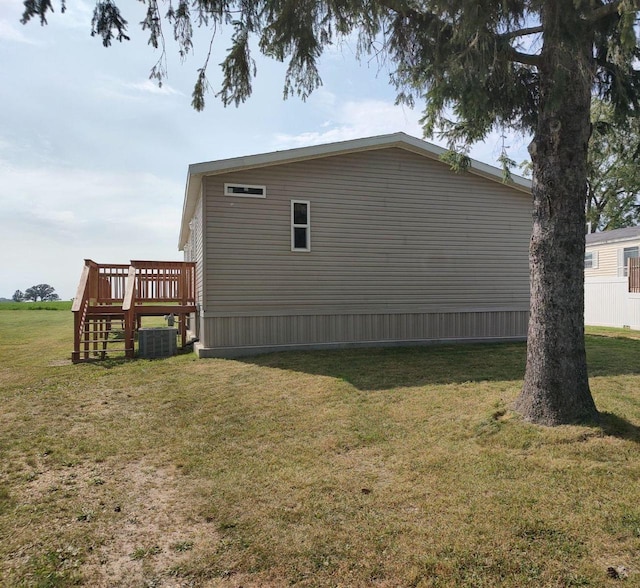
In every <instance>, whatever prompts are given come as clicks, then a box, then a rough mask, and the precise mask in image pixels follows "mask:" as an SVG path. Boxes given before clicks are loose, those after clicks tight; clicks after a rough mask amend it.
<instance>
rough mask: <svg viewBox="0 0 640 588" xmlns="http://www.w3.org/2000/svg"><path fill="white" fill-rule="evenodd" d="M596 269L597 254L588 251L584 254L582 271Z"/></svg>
mask: <svg viewBox="0 0 640 588" xmlns="http://www.w3.org/2000/svg"><path fill="white" fill-rule="evenodd" d="M597 268H598V252H597V251H588V252H587V253H585V254H584V269H597Z"/></svg>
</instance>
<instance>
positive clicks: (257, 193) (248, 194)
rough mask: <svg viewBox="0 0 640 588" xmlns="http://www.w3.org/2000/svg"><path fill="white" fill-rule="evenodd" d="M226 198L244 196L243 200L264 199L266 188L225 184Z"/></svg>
mask: <svg viewBox="0 0 640 588" xmlns="http://www.w3.org/2000/svg"><path fill="white" fill-rule="evenodd" d="M224 193H225V195H226V196H244V197H245V198H266V197H267V187H266V186H251V185H249V184H225V185H224Z"/></svg>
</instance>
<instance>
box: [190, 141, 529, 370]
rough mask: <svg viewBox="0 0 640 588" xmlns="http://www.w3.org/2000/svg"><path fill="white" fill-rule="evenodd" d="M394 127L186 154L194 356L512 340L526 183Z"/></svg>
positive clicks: (525, 225)
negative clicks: (288, 144)
mask: <svg viewBox="0 0 640 588" xmlns="http://www.w3.org/2000/svg"><path fill="white" fill-rule="evenodd" d="M443 153H444V150H443V149H442V148H440V147H437V146H435V145H432V144H429V143H427V142H424V141H422V140H419V139H416V138H414V137H411V136H408V135H405V134H403V133H397V134H392V135H384V136H378V137H370V138H365V139H357V140H352V141H344V142H338V143H332V144H327V145H319V146H312V147H305V148H299V149H291V150H286V151H276V152H273V153H266V154H260V155H250V156H247V157H237V158H233V159H225V160H220V161H210V162H206V163H197V164H193V165H191V166H189V171H188V176H187V183H186V191H185V200H184V207H183V216H182V222H181V230H180V238H179V249H180V250H181V251H184V259H185V262H193V263H195V305H196V312H195V313H194V315H193V316H192V320H191V321H190V330H191V333H190V335H191V336H193V337H195V338H197V342H196V344H195V350H196V352H197V353H198V355H199V356H201V357H236V356H241V355H250V354H256V353H263V352H269V351H278V350H288V349H319V348H335V347H347V346H383V345H400V344H423V343H431V342H444V341H505V340H523V339H525V338H526V332H527V322H528V312H529V269H528V246H529V239H530V234H531V208H532V205H531V186H530V182H529V181H528V180H525V179H523V178H520V177H516V176H514V177H513V178H512V179H511V181H509V182H508V183H505V182H504V181H503V177H502V171H501V170H499V169H497V168H495V167H491V166H488V165H485V164H483V163H480V162H477V161H473V160H472V161H471V162H470V165H469V166H468V167H467V168H466V169H465V171H463V172H459V173H456V172H454V171H453V170H452V169H451V168H450V166H449V165H448V164H446V163H444V162H443V161H442V160H441V155H442V154H443Z"/></svg>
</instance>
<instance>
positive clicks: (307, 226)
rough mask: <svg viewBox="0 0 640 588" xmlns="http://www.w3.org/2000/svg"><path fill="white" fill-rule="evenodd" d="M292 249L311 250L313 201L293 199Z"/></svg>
mask: <svg viewBox="0 0 640 588" xmlns="http://www.w3.org/2000/svg"><path fill="white" fill-rule="evenodd" d="M291 251H311V203H310V202H309V201H308V200H292V201H291Z"/></svg>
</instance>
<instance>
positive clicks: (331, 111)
mask: <svg viewBox="0 0 640 588" xmlns="http://www.w3.org/2000/svg"><path fill="white" fill-rule="evenodd" d="M316 104H317V106H318V108H320V110H322V111H325V112H326V114H327V115H330V116H331V117H330V118H329V119H328V120H326V121H325V123H324V124H323V125H322V130H320V131H307V132H302V133H298V134H296V135H291V134H284V133H278V134H276V135H275V148H277V149H283V148H290V147H304V146H308V145H318V144H320V143H332V142H334V141H346V140H349V139H358V138H361V137H370V136H374V135H385V134H388V133H397V132H399V131H402V132H405V133H407V134H408V135H413V136H416V137H421V136H422V128H421V126H420V122H419V119H420V114H419V113H417V112H416V111H415V110H412V109H410V108H406V107H405V108H400V107H398V106H396V105H394V104H393V103H392V102H387V101H384V100H361V101H356V100H349V101H346V102H343V103H340V101H339V100H338V99H337V97H336V96H335V95H333V94H331V93H330V92H327V91H323V92H319V96H318V99H317V102H316Z"/></svg>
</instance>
